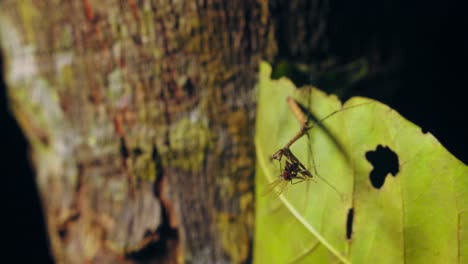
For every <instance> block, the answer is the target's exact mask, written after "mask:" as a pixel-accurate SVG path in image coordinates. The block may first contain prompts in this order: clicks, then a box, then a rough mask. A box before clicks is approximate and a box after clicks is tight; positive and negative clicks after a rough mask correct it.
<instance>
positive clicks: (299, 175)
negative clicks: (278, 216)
mask: <svg viewBox="0 0 468 264" xmlns="http://www.w3.org/2000/svg"><path fill="white" fill-rule="evenodd" d="M283 157H286V161H285V166H284V169H283V168H282V166H281V159H282V158H283ZM272 159H276V160H278V161H279V164H280V171H281V173H280V175H279V176H278V179H277V180H275V181H273V182H272V183H270V185H269V187H268V188H267V190H266V191H265V193H269V192H271V191H273V190H274V189H275V188H276V187H278V186H279V189H280V192H279V193H278V194H281V193H282V192H283V191H284V189H285V188H286V186H287V185H288V183H291V184H297V183H300V182H303V181H305V180H309V179H312V178H313V175H312V173H311V172H310V171H309V170H308V169H307V168H306V167H305V166H304V164H302V162H300V161H299V159H298V158H297V157H296V156H295V155H294V154H293V153H292V152H291V150H290V149H289V148H285V149H281V150H279V151H278V152H277V153H276V154H275V155H273V156H272Z"/></svg>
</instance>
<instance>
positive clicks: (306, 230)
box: [254, 63, 468, 263]
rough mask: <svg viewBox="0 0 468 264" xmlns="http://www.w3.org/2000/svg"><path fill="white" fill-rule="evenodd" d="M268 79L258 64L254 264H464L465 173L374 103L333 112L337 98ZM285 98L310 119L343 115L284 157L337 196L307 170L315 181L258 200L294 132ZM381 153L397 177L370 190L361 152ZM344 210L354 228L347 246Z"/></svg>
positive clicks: (430, 140) (467, 246) (355, 101)
mask: <svg viewBox="0 0 468 264" xmlns="http://www.w3.org/2000/svg"><path fill="white" fill-rule="evenodd" d="M270 74H271V67H270V66H269V65H268V64H266V63H262V64H261V67H260V80H259V87H258V88H259V102H258V110H257V125H256V136H255V144H256V151H257V168H256V187H257V202H256V206H257V207H256V208H257V210H256V231H255V233H256V234H255V247H254V261H255V263H336V262H344V263H468V167H467V166H466V165H465V164H463V163H462V162H460V161H459V160H457V159H456V158H455V157H453V156H452V155H451V154H450V153H449V152H448V151H447V150H446V149H445V148H444V147H443V146H442V145H441V144H440V143H439V142H438V141H437V139H436V138H435V137H434V136H432V135H431V134H430V133H422V131H421V128H419V127H417V126H416V125H414V124H413V123H411V122H409V121H408V120H406V119H404V118H403V117H402V116H400V115H399V114H398V113H397V112H396V111H394V110H393V109H391V108H389V107H388V106H386V105H384V104H382V103H379V102H377V101H373V100H370V99H367V98H361V97H354V98H351V99H350V100H348V101H347V102H346V103H345V104H344V105H341V102H340V101H339V100H338V99H337V98H336V97H335V96H328V95H326V94H324V93H323V92H321V91H320V90H317V89H315V88H314V89H311V88H302V89H296V87H294V85H293V83H292V82H290V81H289V80H287V79H284V78H282V79H279V80H271V79H270ZM309 94H310V96H309ZM288 96H291V97H293V98H295V99H296V101H298V102H299V103H301V105H303V106H306V107H309V106H310V112H311V114H313V116H315V117H317V118H318V119H320V118H321V117H325V116H327V115H328V114H330V113H332V112H334V111H336V110H339V109H345V110H343V111H340V112H337V113H336V114H334V115H332V116H331V117H329V118H328V119H326V120H324V122H322V125H315V127H314V128H312V129H310V130H309V136H310V140H309V139H308V138H307V137H306V136H304V137H302V138H301V139H300V140H298V141H297V142H295V143H294V144H293V145H292V146H291V148H290V149H291V151H292V152H293V153H294V154H295V156H296V157H297V158H298V159H299V160H300V161H301V162H302V163H303V164H304V165H305V166H306V167H309V166H311V165H312V164H315V165H316V167H315V168H316V169H317V171H318V174H319V176H321V177H322V178H324V179H326V181H328V182H329V183H330V184H331V185H333V186H334V187H335V188H336V189H337V190H338V191H339V192H340V193H341V194H342V197H340V195H338V194H337V192H336V191H335V190H334V189H333V188H332V187H330V186H329V185H327V184H326V183H325V182H324V181H323V180H321V179H320V178H319V177H318V176H317V175H315V171H314V169H313V168H312V169H310V171H311V172H312V173H313V174H314V175H315V176H314V178H313V180H311V181H306V182H302V183H299V184H295V185H288V187H287V190H286V191H284V192H283V193H282V195H280V196H279V197H278V196H275V195H267V196H265V195H262V192H263V190H264V189H265V188H267V187H266V184H268V183H270V182H273V181H274V180H276V179H278V176H279V175H280V173H281V172H280V168H279V165H278V162H277V161H275V162H273V161H272V160H271V155H273V154H274V153H275V152H276V151H278V150H279V149H281V148H282V147H283V146H284V145H285V144H286V143H287V142H288V141H289V140H290V139H291V138H292V137H293V136H294V135H295V134H296V133H297V132H298V131H299V127H300V126H299V123H298V121H297V120H296V119H295V117H294V115H293V113H292V112H291V111H290V110H289V108H288V104H287V102H286V98H287V97H288ZM309 98H310V101H308V99H309ZM355 105H358V106H357V107H351V106H355ZM349 107H351V108H349ZM428 114H430V113H428ZM379 145H380V146H383V147H388V148H389V149H390V150H391V151H393V152H394V153H395V154H396V155H397V157H398V163H397V164H398V173H397V174H396V175H395V176H391V175H390V174H388V175H387V177H385V181H384V183H383V185H382V186H381V187H380V188H376V187H374V186H373V185H372V183H371V181H370V174H371V172H372V170H373V169H374V168H373V164H371V162H370V161H369V160H372V159H371V158H369V160H368V159H367V158H366V153H371V152H374V151H375V150H376V149H377V147H378V146H379ZM309 146H310V147H311V151H309ZM310 153H311V154H313V156H311V155H310ZM311 157H313V158H311ZM367 157H368V156H367ZM313 161H315V162H313ZM376 166H377V165H376ZM350 208H353V209H354V219H353V223H352V235H351V239H347V236H346V221H347V216H348V211H349V209H350Z"/></svg>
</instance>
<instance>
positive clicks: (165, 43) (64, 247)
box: [0, 0, 275, 263]
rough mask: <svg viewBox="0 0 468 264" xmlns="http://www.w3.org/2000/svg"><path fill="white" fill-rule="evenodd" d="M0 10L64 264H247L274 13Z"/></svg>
mask: <svg viewBox="0 0 468 264" xmlns="http://www.w3.org/2000/svg"><path fill="white" fill-rule="evenodd" d="M0 7H1V8H0V10H1V11H0V33H1V35H0V41H1V47H2V50H3V53H4V58H5V71H4V76H5V80H6V85H7V86H8V96H9V102H10V107H11V109H12V111H13V113H14V115H15V118H16V119H17V121H18V122H19V124H20V126H21V128H22V130H23V132H24V133H25V135H26V137H27V139H28V141H29V144H30V152H31V157H32V163H33V166H34V172H35V174H36V182H37V186H38V188H39V192H40V196H41V201H42V205H43V208H44V212H45V216H46V222H47V228H48V235H49V239H50V244H51V250H52V254H53V256H54V258H55V260H56V261H57V262H58V263H83V262H98V263H102V262H132V261H140V260H149V261H161V262H166V263H176V262H177V263H180V262H189V263H190V262H193V263H215V262H216V263H220V262H224V261H228V262H232V263H242V262H246V261H248V259H249V258H250V257H251V254H252V253H251V251H250V250H251V242H252V229H253V200H254V197H253V173H254V150H253V128H254V125H253V124H254V117H255V89H254V85H255V81H256V76H257V67H258V64H259V61H260V59H261V58H262V56H263V58H267V57H271V56H272V55H273V54H274V53H275V45H274V41H273V38H272V36H273V35H272V30H270V23H269V21H268V18H269V13H268V12H269V11H268V4H267V1H262V0H258V1H247V0H245V1H221V0H219V1H217V0H212V1H105V2H101V1H89V0H83V1H40V2H35V1H34V2H27V1H18V2H16V1H3V2H1V3H0Z"/></svg>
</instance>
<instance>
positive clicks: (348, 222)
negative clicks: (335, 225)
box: [346, 208, 354, 240]
mask: <svg viewBox="0 0 468 264" xmlns="http://www.w3.org/2000/svg"><path fill="white" fill-rule="evenodd" d="M353 220H354V208H350V209H349V210H348V217H347V219H346V238H347V239H348V240H350V239H351V236H352V234H353Z"/></svg>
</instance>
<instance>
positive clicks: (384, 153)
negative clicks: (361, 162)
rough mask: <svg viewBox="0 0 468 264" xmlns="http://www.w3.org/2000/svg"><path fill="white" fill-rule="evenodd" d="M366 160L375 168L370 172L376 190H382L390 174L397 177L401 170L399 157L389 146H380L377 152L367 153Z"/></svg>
mask: <svg viewBox="0 0 468 264" xmlns="http://www.w3.org/2000/svg"><path fill="white" fill-rule="evenodd" d="M366 159H367V160H368V161H369V162H370V163H371V164H372V166H373V167H374V169H373V170H372V171H371V172H370V175H369V179H370V181H371V183H372V186H374V188H376V189H380V188H382V186H383V184H384V182H385V177H387V175H388V174H389V173H390V174H392V176H393V177H395V176H396V175H397V173H398V172H399V170H400V169H399V163H398V155H397V154H396V153H395V152H394V151H393V150H391V149H390V148H389V147H387V146H385V147H382V145H378V146H377V148H376V150H375V151H368V152H366Z"/></svg>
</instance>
